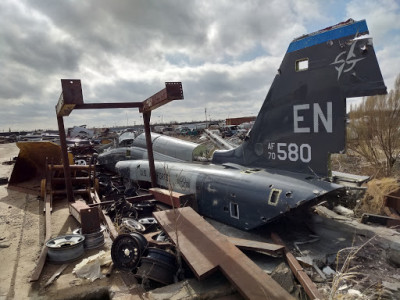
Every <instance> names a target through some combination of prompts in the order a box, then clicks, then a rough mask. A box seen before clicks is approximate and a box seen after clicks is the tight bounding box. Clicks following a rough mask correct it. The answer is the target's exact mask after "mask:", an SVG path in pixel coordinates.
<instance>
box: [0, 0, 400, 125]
mask: <svg viewBox="0 0 400 300" xmlns="http://www.w3.org/2000/svg"><path fill="white" fill-rule="evenodd" d="M348 18H353V19H355V20H361V19H366V20H367V24H368V26H369V30H370V33H371V35H372V36H373V38H374V45H375V50H376V52H377V56H378V61H379V63H380V66H381V70H382V75H383V77H384V80H385V83H386V85H387V86H388V88H389V89H391V88H392V87H393V82H394V79H395V77H396V76H397V75H398V74H399V73H400V68H399V66H400V34H399V33H400V22H399V20H400V1H399V0H382V1H379V0H353V1H334V0H325V1H319V0H276V1H267V0H265V1H261V0H259V1H257V0H254V1H253V0H251V1H245V0H226V1H223V0H219V1H206V0H199V1H197V0H193V1H190V0H170V1H161V0H158V1H156V0H142V1H139V0H114V1H111V0H109V1H106V0H97V1H95V0H85V1H80V0H64V1H54V0H29V1H28V0H27V1H24V0H1V1H0V76H1V80H0V101H1V102H0V103H1V109H0V131H8V130H9V129H11V130H23V129H27V130H33V129H38V128H42V129H56V128H57V122H56V115H55V109H54V107H55V105H56V103H57V100H58V97H59V95H60V92H61V84H60V79H61V78H77V79H81V80H82V89H83V96H84V100H85V102H86V103H90V102H124V101H142V100H144V99H146V98H147V97H149V96H151V95H152V94H154V93H155V92H157V91H159V90H161V89H162V88H164V82H165V81H181V82H182V84H183V89H184V95H185V99H184V100H182V101H174V102H172V103H169V104H167V105H166V106H164V107H162V108H159V109H157V110H156V111H154V112H153V114H152V123H155V122H161V121H164V122H166V121H173V120H181V121H191V120H204V118H205V114H204V111H205V108H207V118H211V119H217V118H218V119H219V118H220V119H223V118H227V117H239V116H244V115H256V114H257V113H258V110H259V108H260V107H261V104H262V102H263V100H264V98H265V95H266V93H267V91H268V89H269V86H270V84H271V83H272V80H273V78H274V76H275V74H276V70H277V69H278V67H279V65H280V62H281V60H282V58H283V55H284V53H285V52H286V50H287V47H288V45H289V43H290V42H291V41H292V40H293V38H295V37H298V36H300V35H302V34H305V33H309V32H313V31H316V30H319V29H322V28H325V27H327V26H330V25H333V24H336V23H339V22H341V21H344V20H347V19H348ZM348 103H350V102H349V100H348ZM65 123H66V126H73V125H82V124H87V125H88V126H118V125H121V126H124V125H126V124H127V123H128V124H129V125H133V124H139V123H142V119H141V117H140V114H139V113H138V112H137V110H136V109H129V110H122V109H118V110H101V111H100V110H91V111H89V110H85V111H83V110H76V111H73V112H72V114H71V115H70V116H69V117H67V118H65Z"/></svg>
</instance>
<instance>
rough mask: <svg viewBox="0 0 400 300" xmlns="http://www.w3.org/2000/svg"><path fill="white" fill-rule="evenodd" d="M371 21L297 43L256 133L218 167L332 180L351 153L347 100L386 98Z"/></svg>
mask: <svg viewBox="0 0 400 300" xmlns="http://www.w3.org/2000/svg"><path fill="white" fill-rule="evenodd" d="M385 93H386V86H385V84H384V82H383V78H382V74H381V71H380V68H379V65H378V61H377V58H376V55H375V51H374V48H373V44H372V38H371V37H370V36H369V32H368V27H367V24H366V22H365V20H362V21H357V22H356V21H353V20H352V19H350V20H348V21H346V22H343V23H339V24H337V25H335V26H332V27H328V28H325V29H323V30H320V31H318V32H315V33H311V34H308V35H304V36H301V37H299V38H297V39H295V40H293V41H292V43H291V44H290V45H289V48H288V50H287V52H286V54H285V56H284V58H283V61H282V64H281V66H280V68H279V70H278V74H277V75H276V77H275V79H274V81H273V83H272V85H271V87H270V90H269V92H268V94H267V96H266V98H265V101H264V103H263V105H262V107H261V110H260V112H259V114H258V116H257V119H256V121H255V124H254V126H253V129H252V130H251V132H250V134H249V135H248V137H247V138H246V140H245V141H244V142H243V144H242V145H241V146H239V147H238V148H236V149H233V150H228V151H216V152H215V153H214V156H213V163H216V164H223V163H227V162H230V163H237V164H240V165H244V166H249V167H255V168H257V167H262V168H266V167H271V168H277V169H281V170H288V171H294V172H301V173H311V174H312V173H314V174H317V175H318V176H328V175H329V168H328V161H329V155H330V154H331V153H341V152H343V151H344V150H345V137H346V128H345V126H346V97H362V96H370V95H376V94H385Z"/></svg>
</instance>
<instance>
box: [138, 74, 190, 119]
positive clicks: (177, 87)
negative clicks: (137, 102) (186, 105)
mask: <svg viewBox="0 0 400 300" xmlns="http://www.w3.org/2000/svg"><path fill="white" fill-rule="evenodd" d="M182 99H183V89H182V83H181V82H166V83H165V89H162V90H161V91H159V92H158V93H156V94H154V95H153V96H151V97H149V98H147V99H146V100H144V101H143V107H141V108H139V111H140V112H142V113H145V112H151V111H152V110H154V109H156V108H158V107H160V106H162V105H164V104H167V103H168V102H171V101H173V100H182Z"/></svg>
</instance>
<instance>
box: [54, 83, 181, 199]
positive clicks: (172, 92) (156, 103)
mask: <svg viewBox="0 0 400 300" xmlns="http://www.w3.org/2000/svg"><path fill="white" fill-rule="evenodd" d="M61 87H62V92H61V95H60V98H59V99H58V103H57V105H56V114H57V123H58V131H59V135H60V143H61V155H62V158H63V165H64V174H65V175H64V176H65V185H66V191H67V198H68V201H69V202H73V201H74V198H73V193H72V181H71V173H70V166H69V161H68V150H67V141H66V136H65V129H64V120H63V117H66V116H69V114H70V113H71V112H72V110H74V109H110V108H139V112H140V113H142V114H143V122H144V128H145V135H146V144H147V154H148V159H149V169H150V176H151V184H152V186H153V187H155V186H156V172H155V166H154V156H153V145H152V142H151V134H150V117H151V111H152V110H154V109H156V108H158V107H160V106H162V105H164V104H167V103H168V102H171V101H173V100H180V99H183V90H182V83H181V82H166V83H165V88H164V89H162V90H161V91H159V92H158V93H156V94H154V95H153V96H151V97H149V98H147V99H146V100H144V101H142V102H116V103H84V102H83V94H82V86H81V81H80V80H79V79H61Z"/></svg>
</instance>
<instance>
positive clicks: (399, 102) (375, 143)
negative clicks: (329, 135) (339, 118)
mask: <svg viewBox="0 0 400 300" xmlns="http://www.w3.org/2000/svg"><path fill="white" fill-rule="evenodd" d="M349 117H350V125H349V127H348V137H347V146H348V148H349V149H350V150H352V151H354V152H355V153H357V154H359V155H360V156H362V157H364V158H365V159H366V160H367V161H368V162H369V163H370V164H371V165H372V166H373V167H374V168H375V169H376V176H390V175H391V174H392V170H393V166H394V164H395V162H396V161H397V160H398V159H399V154H400V75H399V76H398V77H397V78H396V82H395V87H394V90H391V91H390V93H389V94H387V95H378V96H370V97H367V99H366V101H363V103H361V104H360V105H359V106H358V107H356V108H355V109H353V110H352V111H351V112H350V114H349Z"/></svg>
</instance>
